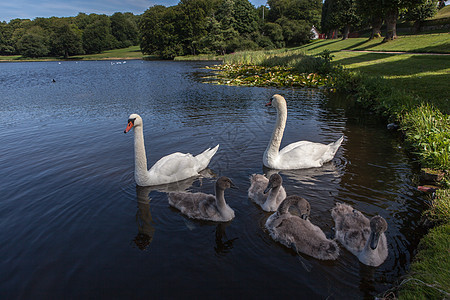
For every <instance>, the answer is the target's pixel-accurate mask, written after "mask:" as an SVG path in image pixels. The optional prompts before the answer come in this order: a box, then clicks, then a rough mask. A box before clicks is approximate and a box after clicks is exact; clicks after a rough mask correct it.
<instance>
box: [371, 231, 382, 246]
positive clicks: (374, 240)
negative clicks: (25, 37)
mask: <svg viewBox="0 0 450 300" xmlns="http://www.w3.org/2000/svg"><path fill="white" fill-rule="evenodd" d="M379 240H380V233H379V232H372V233H371V234H370V248H371V249H372V250H375V249H377V246H378V241H379Z"/></svg>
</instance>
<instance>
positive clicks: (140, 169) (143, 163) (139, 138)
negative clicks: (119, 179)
mask: <svg viewBox="0 0 450 300" xmlns="http://www.w3.org/2000/svg"><path fill="white" fill-rule="evenodd" d="M147 175H148V170H147V156H146V154H145V144H144V129H143V127H142V126H139V127H135V128H134V176H135V179H136V182H137V184H138V185H141V184H140V182H141V180H144V178H146V177H147Z"/></svg>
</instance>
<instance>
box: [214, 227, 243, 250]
mask: <svg viewBox="0 0 450 300" xmlns="http://www.w3.org/2000/svg"><path fill="white" fill-rule="evenodd" d="M228 225H229V223H219V224H217V227H216V246H215V247H214V251H216V254H217V255H225V254H227V253H230V251H231V250H232V249H233V243H234V241H235V240H237V239H238V238H237V237H235V238H231V239H228V237H227V234H226V232H225V229H226V228H227V226H228Z"/></svg>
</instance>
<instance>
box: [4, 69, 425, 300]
mask: <svg viewBox="0 0 450 300" xmlns="http://www.w3.org/2000/svg"><path fill="white" fill-rule="evenodd" d="M202 65H204V63H195V62H192V63H182V62H146V61H128V62H126V63H122V64H116V63H115V64H112V63H111V62H108V61H100V62H62V63H58V62H45V63H44V62H42V63H5V64H0V95H1V96H0V99H1V107H0V121H1V124H2V130H1V132H0V166H1V167H0V178H2V180H1V181H0V195H1V196H0V197H1V198H0V257H1V260H0V270H1V272H0V295H1V298H3V299H17V298H19V299H37V298H47V299H48V298H54V299H61V298H74V299H80V298H104V299H110V298H144V297H145V298H161V297H167V298H169V297H170V298H174V297H178V298H190V297H202V298H213V297H214V298H230V297H236V298H243V297H247V298H273V297H287V298H294V297H295V298H305V299H313V298H318V299H323V298H327V297H329V298H330V299H358V298H364V297H374V296H375V295H377V294H380V293H382V292H384V291H385V290H387V289H389V288H390V287H392V285H393V284H394V283H395V281H396V280H398V278H399V277H400V276H402V275H404V274H405V272H406V271H407V268H408V266H409V263H410V260H411V257H412V255H413V254H414V251H415V250H414V249H415V247H416V245H417V242H418V239H419V238H420V237H421V230H420V227H419V225H418V220H419V218H420V211H421V210H422V209H423V204H422V203H423V199H421V197H420V195H419V194H417V193H416V192H415V188H414V186H412V178H413V177H414V174H413V171H412V166H411V164H410V163H409V161H408V159H407V157H406V156H405V154H404V153H403V151H402V149H401V147H400V145H399V143H398V141H397V140H396V139H395V137H393V136H392V135H391V134H390V133H389V132H387V131H386V130H385V127H384V125H383V124H380V123H377V121H376V119H375V118H373V117H371V116H370V115H367V114H362V115H358V114H354V112H352V111H350V110H345V105H344V104H340V103H338V102H336V101H329V100H327V99H326V98H325V97H324V96H323V95H322V94H321V93H320V92H319V91H317V90H278V89H272V88H245V87H225V86H213V85H208V84H203V83H201V82H200V80H199V77H198V75H199V74H197V73H202V72H203V71H202V70H201V69H199V67H201V66H202ZM52 79H55V81H56V82H55V83H52V82H51V81H52ZM274 93H281V94H283V95H284V96H285V97H286V99H287V101H288V122H287V126H286V131H285V135H284V138H283V143H282V146H284V145H286V144H288V143H291V142H294V141H297V140H303V139H304V140H311V141H316V142H322V143H329V142H331V141H334V140H336V139H337V138H338V137H340V136H341V135H342V134H344V135H345V141H344V143H343V145H342V147H341V148H340V150H339V151H338V153H337V155H336V157H335V159H334V160H333V161H332V163H329V164H327V165H325V166H324V167H323V168H319V169H308V170H298V171H289V172H287V171H286V172H281V175H282V176H283V179H284V185H285V188H286V191H287V193H288V194H298V195H301V196H303V197H305V198H307V199H308V200H309V202H310V203H311V209H312V211H311V220H312V222H313V223H315V224H316V225H318V226H320V227H321V228H322V229H323V230H324V232H325V233H326V234H327V236H329V237H331V236H333V234H334V233H333V222H332V218H331V214H330V209H331V208H332V207H333V206H334V204H335V202H337V201H340V202H345V203H349V204H352V205H354V207H355V208H357V209H358V210H361V211H362V212H363V213H364V214H366V215H367V216H369V217H370V216H373V215H375V214H380V215H381V216H383V217H384V218H385V219H386V220H387V222H388V224H389V228H388V231H387V238H388V242H389V251H390V252H389V257H388V259H387V260H386V262H385V263H384V264H382V265H381V266H380V267H378V268H372V267H367V266H364V265H362V264H360V263H359V261H358V260H357V258H356V257H354V256H352V255H351V254H350V253H349V252H347V251H345V250H342V254H341V256H340V258H339V259H338V260H337V261H335V262H321V261H318V260H315V259H313V258H311V257H308V256H306V255H304V256H302V257H299V256H298V255H297V254H295V253H294V252H293V251H291V250H289V249H286V248H285V247H283V246H282V245H280V244H277V243H275V242H273V241H272V240H271V239H270V237H269V236H268V234H267V232H266V231H265V230H264V223H265V220H266V219H267V217H268V216H269V214H267V213H265V212H263V211H262V210H260V209H259V208H258V207H257V206H256V205H254V204H253V203H252V202H250V201H249V200H248V199H247V188H248V186H249V179H248V177H249V175H250V174H252V173H262V172H263V168H262V155H263V152H264V150H265V147H266V145H267V142H268V140H269V138H270V134H271V132H272V129H273V126H274V124H275V118H276V113H275V111H274V110H273V109H269V108H266V107H265V106H264V104H265V103H266V101H267V100H268V99H269V98H270V96H271V95H273V94H274ZM131 113H139V114H140V115H141V116H142V117H143V119H144V136H145V139H146V148H147V156H148V158H149V164H153V163H154V162H155V161H157V160H158V159H159V158H160V157H162V156H164V155H167V154H170V153H172V152H176V151H181V152H191V153H193V154H197V153H199V152H201V151H203V150H204V149H205V148H207V147H211V146H214V145H216V144H217V143H220V149H219V151H218V152H217V154H216V155H215V157H214V158H213V160H212V161H211V164H210V166H209V167H210V173H214V174H216V175H226V176H228V177H230V178H232V180H233V181H234V183H235V184H236V185H238V186H239V188H240V189H239V190H227V191H226V194H225V196H226V199H227V201H228V203H229V205H230V206H231V207H232V208H233V209H234V210H235V213H236V218H235V219H234V220H233V221H231V222H229V223H226V224H220V225H218V224H215V223H210V222H198V221H192V220H189V219H187V218H185V217H184V216H182V215H181V214H180V213H179V212H178V211H176V210H174V209H172V208H170V207H169V205H168V202H167V195H166V193H165V192H164V189H165V190H167V189H180V188H188V189H189V190H191V191H203V192H208V193H210V192H212V190H213V184H214V178H211V177H210V175H209V176H206V177H205V178H202V179H193V180H187V181H185V182H181V183H177V184H174V185H170V186H166V187H164V189H160V190H152V189H149V188H136V186H135V184H134V178H133V168H134V157H133V142H132V140H133V136H132V134H128V135H124V134H123V129H124V128H125V126H126V121H127V118H128V115H129V114H131Z"/></svg>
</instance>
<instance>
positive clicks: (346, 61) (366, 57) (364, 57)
mask: <svg viewBox="0 0 450 300" xmlns="http://www.w3.org/2000/svg"><path fill="white" fill-rule="evenodd" d="M394 55H395V54H384V53H364V54H360V55H356V56H353V57H347V58H343V59H339V60H336V62H337V63H339V64H342V65H344V66H345V65H352V64H357V63H361V62H369V61H373V60H378V59H383V58H388V57H390V56H394Z"/></svg>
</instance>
